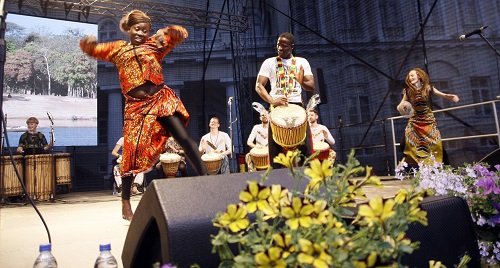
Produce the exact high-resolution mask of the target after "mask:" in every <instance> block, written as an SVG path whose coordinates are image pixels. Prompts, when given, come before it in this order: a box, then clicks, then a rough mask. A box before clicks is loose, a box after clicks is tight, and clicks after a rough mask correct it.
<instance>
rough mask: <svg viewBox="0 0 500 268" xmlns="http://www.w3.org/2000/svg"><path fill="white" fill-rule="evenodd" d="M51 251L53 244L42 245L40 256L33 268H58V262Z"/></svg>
mask: <svg viewBox="0 0 500 268" xmlns="http://www.w3.org/2000/svg"><path fill="white" fill-rule="evenodd" d="M51 250H52V245H51V244H41V245H40V255H38V257H37V258H36V260H35V264H34V265H33V268H57V261H56V258H55V257H54V255H52V252H51Z"/></svg>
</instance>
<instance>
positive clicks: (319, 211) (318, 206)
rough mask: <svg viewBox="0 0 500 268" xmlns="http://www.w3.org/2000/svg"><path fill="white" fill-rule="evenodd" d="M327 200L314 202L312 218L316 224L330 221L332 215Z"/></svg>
mask: <svg viewBox="0 0 500 268" xmlns="http://www.w3.org/2000/svg"><path fill="white" fill-rule="evenodd" d="M326 205H327V203H326V201H325V200H317V201H315V202H314V204H313V208H314V211H313V213H312V214H311V218H312V219H313V223H314V224H326V223H328V220H329V217H328V215H330V211H328V210H327V209H326Z"/></svg>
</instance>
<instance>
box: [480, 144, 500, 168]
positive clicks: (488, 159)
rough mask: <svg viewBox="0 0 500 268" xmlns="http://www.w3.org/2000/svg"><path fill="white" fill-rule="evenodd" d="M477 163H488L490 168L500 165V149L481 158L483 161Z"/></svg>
mask: <svg viewBox="0 0 500 268" xmlns="http://www.w3.org/2000/svg"><path fill="white" fill-rule="evenodd" d="M479 162H484V163H488V164H489V165H490V166H492V167H494V166H495V165H498V164H500V148H497V149H495V150H494V151H493V152H491V153H489V154H488V155H486V156H485V157H483V159H481V160H479Z"/></svg>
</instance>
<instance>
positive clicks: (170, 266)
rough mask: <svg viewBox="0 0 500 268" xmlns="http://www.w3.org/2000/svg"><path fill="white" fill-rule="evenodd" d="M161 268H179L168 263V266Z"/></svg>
mask: <svg viewBox="0 0 500 268" xmlns="http://www.w3.org/2000/svg"><path fill="white" fill-rule="evenodd" d="M161 268H177V266H175V265H173V264H170V263H166V264H164V265H162V266H161Z"/></svg>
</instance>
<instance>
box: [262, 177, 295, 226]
mask: <svg viewBox="0 0 500 268" xmlns="http://www.w3.org/2000/svg"><path fill="white" fill-rule="evenodd" d="M267 202H268V204H269V210H265V211H264V214H265V216H264V219H265V220H268V219H273V218H276V217H277V216H279V212H280V208H281V207H282V206H287V205H290V196H289V192H288V189H286V188H282V187H281V185H279V184H273V185H271V194H270V195H269V198H268V199H267Z"/></svg>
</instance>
